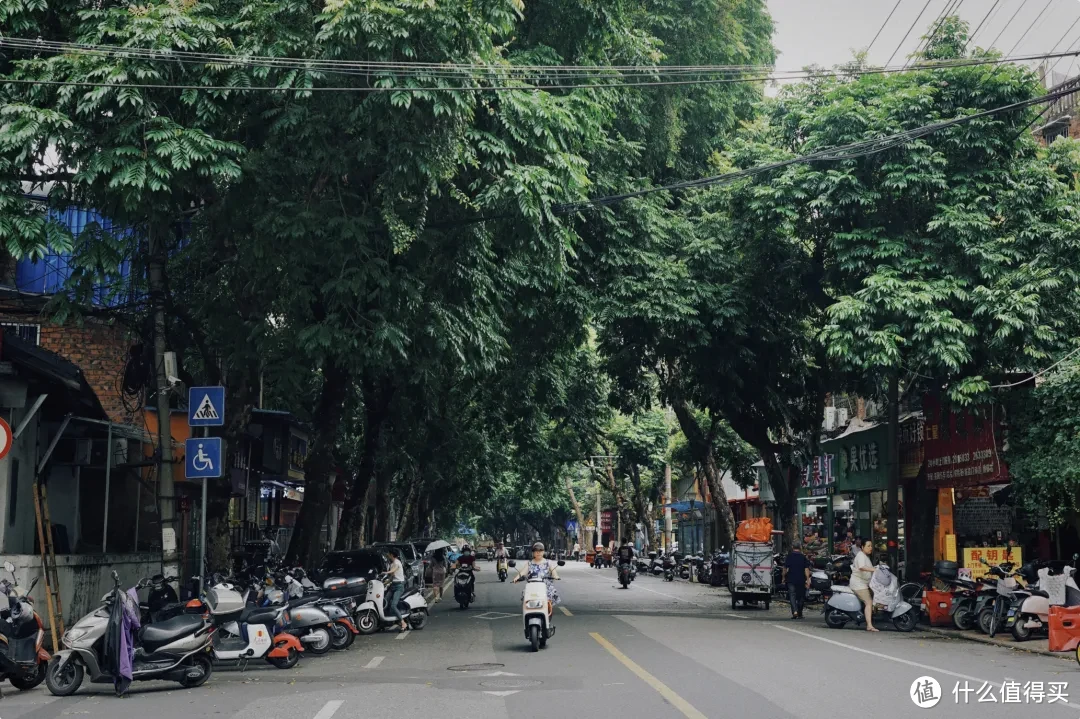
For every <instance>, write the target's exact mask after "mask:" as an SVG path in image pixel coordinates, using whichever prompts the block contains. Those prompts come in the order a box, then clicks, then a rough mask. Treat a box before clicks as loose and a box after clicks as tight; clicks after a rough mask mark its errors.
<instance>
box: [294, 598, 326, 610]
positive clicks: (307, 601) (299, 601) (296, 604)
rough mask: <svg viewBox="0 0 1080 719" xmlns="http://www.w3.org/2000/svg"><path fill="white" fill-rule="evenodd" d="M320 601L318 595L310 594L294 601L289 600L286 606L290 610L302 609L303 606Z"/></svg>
mask: <svg viewBox="0 0 1080 719" xmlns="http://www.w3.org/2000/svg"><path fill="white" fill-rule="evenodd" d="M320 599H322V597H321V596H319V595H318V594H312V595H310V596H307V597H297V598H296V599H290V600H289V602H288V605H287V606H288V607H289V609H292V608H294V607H302V606H304V605H305V604H314V603H315V602H317V601H319V600H320Z"/></svg>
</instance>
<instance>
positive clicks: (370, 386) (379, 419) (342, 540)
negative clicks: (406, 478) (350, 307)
mask: <svg viewBox="0 0 1080 719" xmlns="http://www.w3.org/2000/svg"><path fill="white" fill-rule="evenodd" d="M360 391H361V395H362V398H363V402H364V449H363V455H362V456H361V457H360V466H359V467H358V468H357V471H356V474H355V475H354V476H353V482H352V487H351V488H350V489H349V494H348V496H347V497H346V498H345V506H344V507H343V509H342V512H341V522H340V524H339V526H338V535H337V549H345V548H346V547H359V546H363V544H364V540H365V537H364V528H365V525H366V523H367V494H368V488H369V487H370V486H371V481H372V479H374V477H375V463H376V460H377V455H378V452H379V445H380V443H381V439H382V432H383V428H384V426H385V423H386V418H387V414H388V411H389V405H390V398H391V396H392V395H393V390H392V388H391V387H390V386H389V384H388V383H386V382H383V384H382V387H381V388H379V387H378V386H377V385H376V382H375V380H374V379H373V378H372V377H371V374H370V373H369V372H364V376H363V378H362V379H361V380H360Z"/></svg>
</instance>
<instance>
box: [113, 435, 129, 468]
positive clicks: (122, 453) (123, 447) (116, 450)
mask: <svg viewBox="0 0 1080 719" xmlns="http://www.w3.org/2000/svg"><path fill="white" fill-rule="evenodd" d="M128 444H129V442H128V440H126V439H114V440H113V455H112V466H114V467H115V466H117V465H118V464H127V463H128Z"/></svg>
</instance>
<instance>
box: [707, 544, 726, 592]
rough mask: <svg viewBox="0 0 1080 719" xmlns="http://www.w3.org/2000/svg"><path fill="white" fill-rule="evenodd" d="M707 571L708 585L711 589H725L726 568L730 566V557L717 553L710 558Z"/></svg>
mask: <svg viewBox="0 0 1080 719" xmlns="http://www.w3.org/2000/svg"><path fill="white" fill-rule="evenodd" d="M710 564H711V565H712V568H711V569H710V570H709V584H710V585H711V586H713V587H726V586H727V584H728V566H729V565H730V564H731V555H730V554H728V553H727V552H724V551H719V552H717V553H716V554H714V555H713V557H712V562H710Z"/></svg>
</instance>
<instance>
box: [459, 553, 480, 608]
mask: <svg viewBox="0 0 1080 719" xmlns="http://www.w3.org/2000/svg"><path fill="white" fill-rule="evenodd" d="M475 586H476V585H475V583H474V580H473V569H472V567H471V566H469V565H467V564H466V565H463V566H461V567H459V568H458V570H457V574H455V575H454V601H455V602H457V603H458V606H460V607H461V608H462V609H468V608H469V605H470V604H472V603H473V602H475V601H476V592H475V591H474V587H475Z"/></svg>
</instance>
